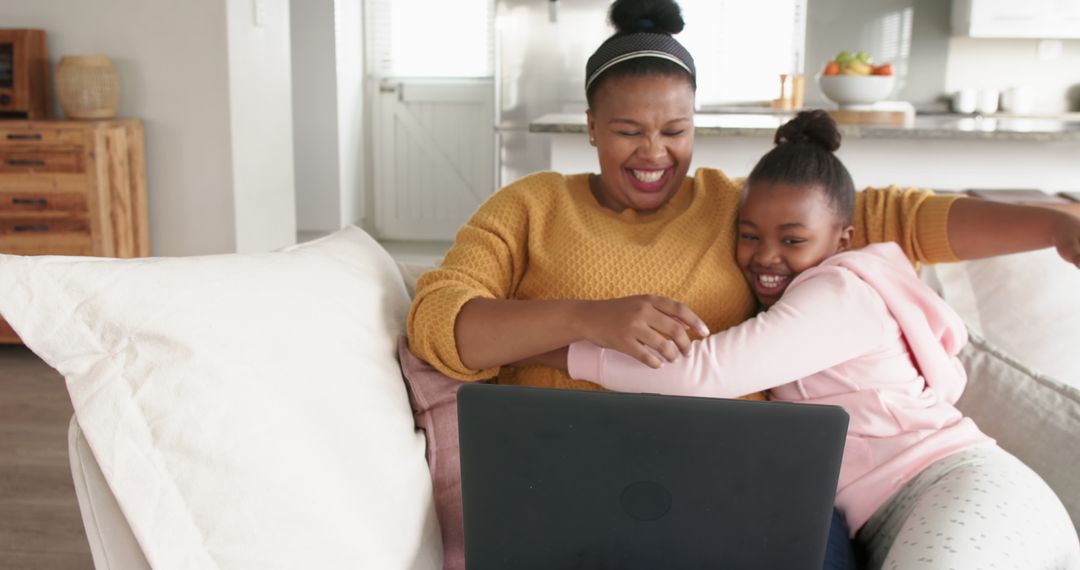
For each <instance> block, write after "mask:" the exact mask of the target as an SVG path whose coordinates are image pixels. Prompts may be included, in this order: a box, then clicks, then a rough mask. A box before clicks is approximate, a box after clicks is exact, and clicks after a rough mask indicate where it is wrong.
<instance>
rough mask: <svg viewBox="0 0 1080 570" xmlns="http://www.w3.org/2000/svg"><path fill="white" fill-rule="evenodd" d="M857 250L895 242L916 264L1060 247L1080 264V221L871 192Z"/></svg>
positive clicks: (1030, 210) (1036, 211)
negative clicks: (1079, 261) (867, 246)
mask: <svg viewBox="0 0 1080 570" xmlns="http://www.w3.org/2000/svg"><path fill="white" fill-rule="evenodd" d="M854 226H855V236H854V239H853V247H856V248H859V247H863V246H864V245H867V244H870V243H877V242H885V241H892V242H896V243H898V244H899V245H900V248H901V249H903V251H904V254H905V255H907V257H908V259H909V260H910V261H912V262H913V263H915V262H919V263H941V262H947V261H957V260H964V259H977V258H981V257H989V256H994V255H1004V254H1008V253H1017V252H1021V251H1030V250H1033V249H1041V248H1045V247H1051V246H1054V247H1057V249H1058V253H1060V254H1061V256H1062V257H1063V258H1065V259H1066V260H1068V261H1070V262H1071V263H1074V264H1075V263H1077V262H1078V258H1080V218H1078V217H1077V211H1076V210H1073V211H1072V213H1071V214H1070V213H1069V212H1066V211H1064V210H1056V209H1051V208H1046V207H1043V206H1022V205H1017V204H1002V203H996V202H990V201H985V200H978V199H975V198H966V197H958V196H935V195H934V194H933V193H932V192H929V191H926V190H916V189H911V188H909V189H900V188H896V187H890V188H884V189H875V188H870V189H867V190H865V191H862V192H859V193H857V194H856V197H855V219H854Z"/></svg>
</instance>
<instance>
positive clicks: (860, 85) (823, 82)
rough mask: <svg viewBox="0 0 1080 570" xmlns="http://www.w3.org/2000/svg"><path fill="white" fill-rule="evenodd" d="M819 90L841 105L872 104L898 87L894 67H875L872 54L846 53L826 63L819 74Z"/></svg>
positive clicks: (885, 65) (884, 65) (886, 65)
mask: <svg viewBox="0 0 1080 570" xmlns="http://www.w3.org/2000/svg"><path fill="white" fill-rule="evenodd" d="M817 81H818V87H819V88H820V89H821V92H822V93H823V94H824V95H825V97H827V98H828V99H829V100H830V101H833V102H834V103H836V104H837V105H839V106H840V108H841V109H843V108H846V107H857V106H860V105H871V104H873V103H876V102H878V101H881V100H882V99H885V98H886V97H888V96H889V94H891V93H892V90H893V86H895V84H896V77H895V76H894V75H893V68H892V64H889V63H884V64H881V65H874V62H873V58H871V57H870V54H868V53H866V52H864V51H860V52H858V53H856V54H855V55H852V54H851V53H850V52H846V51H842V52H840V53H839V54H837V55H836V57H835V58H833V60H832V61H830V62H828V63H827V64H825V69H824V71H822V72H821V74H820V75H818V78H817Z"/></svg>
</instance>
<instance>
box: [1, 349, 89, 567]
mask: <svg viewBox="0 0 1080 570" xmlns="http://www.w3.org/2000/svg"><path fill="white" fill-rule="evenodd" d="M70 419H71V402H70V401H69V400H68V395H67V390H66V389H65V388H64V380H63V378H62V377H61V376H60V375H59V374H58V373H56V372H55V371H54V370H52V369H51V368H49V367H48V366H47V365H45V363H43V362H41V360H39V359H38V358H37V357H35V356H34V355H33V353H31V352H30V351H29V350H27V349H26V348H24V347H21V346H6V345H0V568H2V569H4V570H7V569H28V570H30V569H34V570H36V569H53V568H56V569H66V568H93V563H92V561H91V558H90V546H89V545H88V544H87V542H86V535H85V534H84V532H83V525H82V519H81V518H80V516H79V507H78V504H77V503H76V501H75V488H74V486H73V484H72V482H71V469H70V467H69V464H68V456H67V427H68V421H69V420H70Z"/></svg>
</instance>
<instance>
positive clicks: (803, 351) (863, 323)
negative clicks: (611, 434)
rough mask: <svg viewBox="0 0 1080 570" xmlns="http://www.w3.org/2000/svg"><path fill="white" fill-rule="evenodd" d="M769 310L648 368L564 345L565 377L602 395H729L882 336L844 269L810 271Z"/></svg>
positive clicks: (862, 289) (862, 291)
mask: <svg viewBox="0 0 1080 570" xmlns="http://www.w3.org/2000/svg"><path fill="white" fill-rule="evenodd" d="M810 271H813V272H814V273H813V274H807V275H806V276H805V278H804V279H803V280H802V281H801V282H799V283H794V284H792V285H791V286H790V287H789V289H788V291H787V292H785V293H784V296H783V297H782V298H781V299H780V300H779V301H777V303H776V304H775V305H773V306H772V308H770V309H769V310H768V311H766V312H764V313H761V314H759V315H757V316H756V317H754V318H752V319H750V320H748V321H746V322H744V323H742V324H740V325H738V326H735V327H732V328H730V329H728V330H726V331H724V332H721V333H717V334H714V335H711V336H709V337H707V338H705V339H702V340H697V341H694V342H693V343H692V346H691V348H690V353H689V355H687V356H684V357H680V358H677V359H676V360H675V361H674V362H665V363H664V364H662V365H661V366H660V368H655V369H654V368H649V367H648V366H646V365H644V364H642V363H640V362H638V361H637V360H636V359H634V358H632V357H629V356H627V355H625V354H623V353H621V352H617V351H614V350H610V349H606V348H601V347H599V346H596V345H594V344H592V343H589V342H586V341H581V342H576V343H574V344H572V345H570V352H569V356H568V359H567V360H568V362H567V365H568V368H569V373H570V376H571V377H572V378H575V379H578V380H588V381H590V382H594V383H597V384H599V385H601V386H603V387H605V388H607V389H609V390H615V391H620V392H651V393H660V394H670V395H677V396H709V397H717V398H733V397H736V396H739V395H741V394H749V393H751V392H757V391H763V390H768V389H771V388H775V387H777V386H780V385H783V384H787V383H789V382H793V381H795V380H799V379H801V378H805V377H807V376H810V375H812V374H815V373H817V372H821V371H822V370H826V369H829V368H832V367H833V366H836V365H838V364H841V363H843V362H846V361H848V360H851V359H852V358H855V357H857V356H861V355H863V354H866V353H868V352H870V351H872V350H874V349H875V348H877V347H879V346H880V345H881V343H882V341H883V338H884V334H885V333H884V331H885V327H884V319H885V318H886V314H885V311H886V309H885V306H884V303H883V302H882V301H881V298H880V297H879V296H878V295H877V293H875V292H874V291H873V289H871V288H870V286H869V285H867V284H866V283H865V282H864V281H862V280H861V279H859V278H858V277H856V276H855V275H854V274H853V273H851V272H850V271H848V270H846V269H842V268H838V267H822V268H818V269H813V270H810Z"/></svg>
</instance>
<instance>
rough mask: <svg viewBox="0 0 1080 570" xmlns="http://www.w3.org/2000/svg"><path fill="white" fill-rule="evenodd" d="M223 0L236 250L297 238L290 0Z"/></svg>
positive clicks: (274, 246)
mask: <svg viewBox="0 0 1080 570" xmlns="http://www.w3.org/2000/svg"><path fill="white" fill-rule="evenodd" d="M259 2H261V4H262V6H263V11H262V16H261V21H260V22H256V19H255V10H253V6H254V5H255V4H256V3H257V2H253V1H252V0H228V4H227V6H228V44H229V72H230V73H229V100H230V102H231V115H230V120H231V125H232V158H233V171H232V179H233V195H234V200H235V210H236V225H235V231H236V250H237V251H239V252H253V251H268V250H271V249H277V248H280V247H283V246H286V245H291V244H293V243H296V193H295V186H294V181H293V143H292V136H293V135H292V65H291V63H290V62H291V58H292V56H291V48H290V42H289V0H259Z"/></svg>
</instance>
